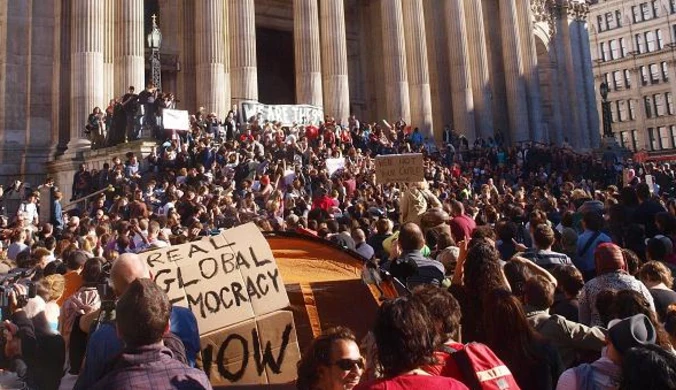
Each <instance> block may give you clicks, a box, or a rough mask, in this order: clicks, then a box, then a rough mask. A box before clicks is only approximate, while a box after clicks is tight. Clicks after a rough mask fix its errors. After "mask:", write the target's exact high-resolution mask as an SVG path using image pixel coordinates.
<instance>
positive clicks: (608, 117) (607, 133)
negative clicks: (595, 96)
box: [599, 81, 615, 138]
mask: <svg viewBox="0 0 676 390" xmlns="http://www.w3.org/2000/svg"><path fill="white" fill-rule="evenodd" d="M599 89H600V91H601V98H602V99H603V100H602V101H601V109H602V111H603V137H604V138H614V137H615V135H614V134H613V128H612V113H611V112H610V102H609V101H608V91H609V88H608V83H606V82H605V81H604V82H602V83H601V86H600V88H599Z"/></svg>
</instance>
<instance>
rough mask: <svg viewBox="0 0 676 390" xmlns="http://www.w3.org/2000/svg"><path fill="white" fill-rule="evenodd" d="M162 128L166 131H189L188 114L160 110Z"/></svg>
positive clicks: (166, 109) (179, 111)
mask: <svg viewBox="0 0 676 390" xmlns="http://www.w3.org/2000/svg"><path fill="white" fill-rule="evenodd" d="M162 126H164V128H165V129H168V130H183V131H188V130H190V113H188V111H186V110H170V109H168V108H165V109H163V110H162Z"/></svg>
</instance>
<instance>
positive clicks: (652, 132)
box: [648, 127, 660, 150]
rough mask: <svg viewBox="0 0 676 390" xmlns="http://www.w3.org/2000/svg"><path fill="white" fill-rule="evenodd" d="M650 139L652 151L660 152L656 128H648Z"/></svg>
mask: <svg viewBox="0 0 676 390" xmlns="http://www.w3.org/2000/svg"><path fill="white" fill-rule="evenodd" d="M648 139H649V140H650V150H660V138H659V137H658V136H657V134H656V132H655V128H654V127H648Z"/></svg>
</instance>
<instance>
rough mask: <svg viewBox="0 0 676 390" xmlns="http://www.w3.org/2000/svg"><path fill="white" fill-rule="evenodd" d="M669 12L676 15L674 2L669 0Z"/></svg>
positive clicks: (675, 1) (675, 0)
mask: <svg viewBox="0 0 676 390" xmlns="http://www.w3.org/2000/svg"><path fill="white" fill-rule="evenodd" d="M669 8H670V9H669V10H670V11H671V13H672V14H673V13H676V0H669Z"/></svg>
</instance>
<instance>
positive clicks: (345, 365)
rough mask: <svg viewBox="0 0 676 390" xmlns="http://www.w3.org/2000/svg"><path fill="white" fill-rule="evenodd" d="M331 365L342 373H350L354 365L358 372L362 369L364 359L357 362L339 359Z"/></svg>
mask: <svg viewBox="0 0 676 390" xmlns="http://www.w3.org/2000/svg"><path fill="white" fill-rule="evenodd" d="M333 365H335V366H337V367H338V368H340V369H341V370H343V371H351V370H352V369H353V368H354V366H355V365H356V366H357V368H359V369H360V370H363V369H364V359H357V360H352V359H340V360H337V361H336V362H335V363H333Z"/></svg>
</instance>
